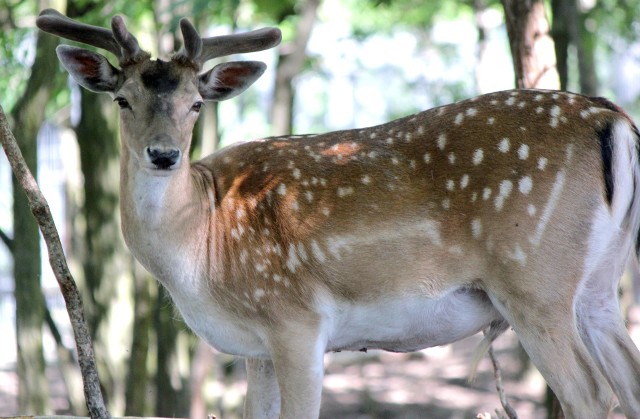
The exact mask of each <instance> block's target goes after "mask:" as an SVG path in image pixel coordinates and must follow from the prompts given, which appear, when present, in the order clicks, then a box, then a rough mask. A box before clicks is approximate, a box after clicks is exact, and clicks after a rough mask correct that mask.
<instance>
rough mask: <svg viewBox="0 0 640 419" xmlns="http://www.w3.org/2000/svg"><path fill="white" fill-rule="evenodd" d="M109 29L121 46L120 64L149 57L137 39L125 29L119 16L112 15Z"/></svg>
mask: <svg viewBox="0 0 640 419" xmlns="http://www.w3.org/2000/svg"><path fill="white" fill-rule="evenodd" d="M111 29H112V30H113V37H114V38H115V40H116V42H117V43H118V45H120V47H121V48H122V51H121V53H120V55H119V57H120V64H122V65H127V64H132V63H136V62H139V61H142V60H144V59H147V58H149V57H150V55H149V53H148V52H145V51H143V50H142V49H140V45H138V40H137V39H136V37H135V36H133V35H132V34H131V33H130V32H129V31H128V30H127V27H126V25H125V24H124V20H123V19H122V17H121V16H114V17H113V18H112V19H111Z"/></svg>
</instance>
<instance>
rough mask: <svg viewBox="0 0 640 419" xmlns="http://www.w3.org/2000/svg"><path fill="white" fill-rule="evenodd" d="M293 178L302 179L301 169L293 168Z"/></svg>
mask: <svg viewBox="0 0 640 419" xmlns="http://www.w3.org/2000/svg"><path fill="white" fill-rule="evenodd" d="M293 178H294V179H300V169H298V168H297V167H296V168H295V169H293Z"/></svg>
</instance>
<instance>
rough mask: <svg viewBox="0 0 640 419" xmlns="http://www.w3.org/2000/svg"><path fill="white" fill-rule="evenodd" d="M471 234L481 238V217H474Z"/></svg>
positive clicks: (475, 237)
mask: <svg viewBox="0 0 640 419" xmlns="http://www.w3.org/2000/svg"><path fill="white" fill-rule="evenodd" d="M471 234H473V238H474V239H479V238H480V236H481V235H482V221H480V219H479V218H474V219H473V220H472V221H471Z"/></svg>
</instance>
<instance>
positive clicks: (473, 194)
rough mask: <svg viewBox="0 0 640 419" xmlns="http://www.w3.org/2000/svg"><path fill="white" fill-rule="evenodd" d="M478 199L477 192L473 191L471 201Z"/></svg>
mask: <svg viewBox="0 0 640 419" xmlns="http://www.w3.org/2000/svg"><path fill="white" fill-rule="evenodd" d="M477 200H478V192H474V193H472V194H471V202H476V201H477Z"/></svg>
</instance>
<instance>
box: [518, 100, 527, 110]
mask: <svg viewBox="0 0 640 419" xmlns="http://www.w3.org/2000/svg"><path fill="white" fill-rule="evenodd" d="M525 106H527V102H524V101H523V102H520V103H518V108H520V109H523V108H524V107H525Z"/></svg>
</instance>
